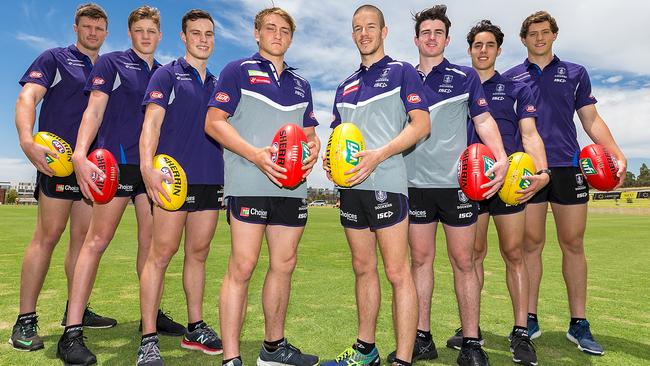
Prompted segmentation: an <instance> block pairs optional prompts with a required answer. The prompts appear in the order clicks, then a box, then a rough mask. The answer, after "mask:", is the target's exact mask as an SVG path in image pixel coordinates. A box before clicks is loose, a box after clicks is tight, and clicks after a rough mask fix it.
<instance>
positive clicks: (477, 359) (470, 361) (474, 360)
mask: <svg viewBox="0 0 650 366" xmlns="http://www.w3.org/2000/svg"><path fill="white" fill-rule="evenodd" d="M456 362H457V363H458V364H459V365H460V366H489V365H490V362H488V356H487V354H486V353H485V351H484V350H483V348H481V344H480V343H479V342H476V341H474V342H470V344H469V345H467V346H463V347H461V348H460V352H459V353H458V358H457V359H456Z"/></svg>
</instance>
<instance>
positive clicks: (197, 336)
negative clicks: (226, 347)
mask: <svg viewBox="0 0 650 366" xmlns="http://www.w3.org/2000/svg"><path fill="white" fill-rule="evenodd" d="M181 347H183V348H187V349H192V350H196V351H201V352H203V353H205V354H206V355H211V356H214V355H220V354H222V353H223V345H222V344H221V339H220V338H219V336H218V335H217V332H215V331H214V330H213V329H212V328H210V327H209V326H208V325H207V324H205V322H203V323H201V325H199V327H198V328H196V329H194V331H193V332H189V331H187V332H185V336H184V337H183V340H182V341H181Z"/></svg>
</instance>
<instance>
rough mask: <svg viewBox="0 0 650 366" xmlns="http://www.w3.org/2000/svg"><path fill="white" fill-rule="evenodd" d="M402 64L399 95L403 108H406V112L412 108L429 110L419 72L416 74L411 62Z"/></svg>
mask: <svg viewBox="0 0 650 366" xmlns="http://www.w3.org/2000/svg"><path fill="white" fill-rule="evenodd" d="M403 64H404V66H403V67H404V72H403V74H402V85H401V89H400V97H401V98H402V103H404V108H406V113H408V112H410V111H412V110H414V109H421V110H423V111H426V112H429V103H428V102H427V100H426V95H425V93H424V85H423V84H422V79H421V78H420V74H418V72H417V71H416V70H415V68H414V67H413V66H412V65H411V64H409V63H407V62H404V63H403Z"/></svg>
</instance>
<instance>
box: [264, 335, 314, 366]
mask: <svg viewBox="0 0 650 366" xmlns="http://www.w3.org/2000/svg"><path fill="white" fill-rule="evenodd" d="M318 361H319V360H318V356H314V355H308V354H303V353H302V352H301V351H300V349H299V348H297V347H294V346H293V345H291V343H289V342H288V341H287V339H286V338H285V339H284V340H282V342H281V343H280V344H279V345H278V349H276V350H275V351H273V352H269V351H267V350H266V348H265V347H264V345H262V348H261V349H260V355H259V357H258V358H257V366H280V365H294V366H315V365H318Z"/></svg>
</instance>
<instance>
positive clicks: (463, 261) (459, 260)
mask: <svg viewBox="0 0 650 366" xmlns="http://www.w3.org/2000/svg"><path fill="white" fill-rule="evenodd" d="M472 254H473V253H467V254H465V253H463V254H462V255H457V256H455V257H454V258H452V260H451V265H452V267H453V269H454V271H455V272H460V273H472V272H474V260H473V258H472V257H473V255H472Z"/></svg>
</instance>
